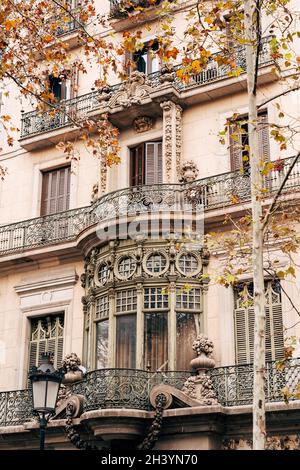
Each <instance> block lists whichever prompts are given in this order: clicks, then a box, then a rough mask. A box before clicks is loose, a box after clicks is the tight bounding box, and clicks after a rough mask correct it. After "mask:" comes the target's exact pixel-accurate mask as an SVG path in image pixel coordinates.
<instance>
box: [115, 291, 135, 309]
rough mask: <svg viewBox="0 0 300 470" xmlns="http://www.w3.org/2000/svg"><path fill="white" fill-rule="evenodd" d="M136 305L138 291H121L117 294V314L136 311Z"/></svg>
mask: <svg viewBox="0 0 300 470" xmlns="http://www.w3.org/2000/svg"><path fill="white" fill-rule="evenodd" d="M136 305H137V300H136V289H127V290H121V291H118V292H117V293H116V311H117V313H119V312H132V311H135V310H136Z"/></svg>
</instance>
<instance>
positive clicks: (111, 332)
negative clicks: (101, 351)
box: [107, 289, 116, 368]
mask: <svg viewBox="0 0 300 470" xmlns="http://www.w3.org/2000/svg"><path fill="white" fill-rule="evenodd" d="M108 297H109V314H108V358H107V367H108V368H113V367H115V360H116V358H115V349H116V317H115V290H114V289H109V291H108Z"/></svg>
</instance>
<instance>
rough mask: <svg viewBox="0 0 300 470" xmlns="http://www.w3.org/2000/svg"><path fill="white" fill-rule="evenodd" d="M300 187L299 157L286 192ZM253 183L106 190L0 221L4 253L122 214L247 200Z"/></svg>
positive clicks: (228, 180) (67, 237)
mask: <svg viewBox="0 0 300 470" xmlns="http://www.w3.org/2000/svg"><path fill="white" fill-rule="evenodd" d="M291 161H292V159H291V158H287V159H285V160H282V169H281V170H280V171H276V170H273V171H271V173H270V174H269V176H268V178H267V179H266V180H265V193H264V195H265V197H267V196H268V195H269V196H270V195H271V194H273V193H274V192H276V191H277V190H278V189H279V187H280V185H281V182H282V180H283V178H284V176H285V175H286V173H287V170H288V168H289V165H290V163H291ZM299 189H300V160H299V161H298V162H297V163H296V165H295V166H294V168H293V170H292V172H291V174H290V176H289V178H288V180H287V182H286V185H285V188H284V191H283V193H284V194H286V193H288V192H295V191H297V190H299ZM249 199H250V183H249V178H248V176H246V175H243V174H241V173H240V172H239V171H236V172H231V173H224V174H221V175H217V176H212V177H208V178H203V179H200V180H197V181H194V182H192V183H186V184H159V185H151V186H150V185H149V186H137V187H131V188H126V189H120V190H118V191H114V192H112V193H108V194H105V195H104V196H102V197H101V198H100V199H98V201H97V202H95V203H94V204H92V205H90V206H86V207H82V208H79V209H72V210H68V211H65V212H59V213H57V214H51V215H46V216H44V217H37V218H35V219H29V220H25V221H22V222H16V223H13V224H8V225H2V226H0V256H1V255H5V254H7V253H11V252H16V253H17V252H22V251H24V250H29V249H32V248H38V247H43V246H50V245H54V244H59V243H64V242H67V241H72V240H76V238H77V237H78V236H79V235H80V234H81V233H82V232H83V231H84V230H85V229H87V228H92V227H93V226H95V224H103V223H110V224H112V223H113V221H119V220H120V219H121V218H124V217H128V219H129V218H132V217H134V216H137V215H138V216H143V214H144V215H146V214H148V215H150V214H151V216H155V214H157V215H158V216H159V215H160V214H161V213H162V212H172V213H178V214H180V212H181V214H182V211H185V210H186V209H187V207H192V208H193V207H194V208H195V210H197V209H199V208H200V206H201V208H202V207H203V209H204V210H205V211H208V210H212V209H218V208H225V207H226V208H227V207H228V206H230V205H233V204H239V203H246V202H247V201H248V200H249Z"/></svg>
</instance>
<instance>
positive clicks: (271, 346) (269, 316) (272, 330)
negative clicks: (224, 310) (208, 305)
mask: <svg viewBox="0 0 300 470" xmlns="http://www.w3.org/2000/svg"><path fill="white" fill-rule="evenodd" d="M274 289H275V290H274ZM250 298H251V295H250ZM265 298H266V307H265V308H266V361H274V360H277V359H282V357H283V351H284V339H283V324H282V306H281V295H280V285H279V283H272V282H271V281H268V282H267V283H266V290H265ZM234 324H235V350H236V362H237V364H246V363H250V362H253V359H254V358H253V355H254V308H253V307H252V306H247V305H244V306H243V302H242V300H241V299H240V296H239V293H238V290H236V291H235V311H234Z"/></svg>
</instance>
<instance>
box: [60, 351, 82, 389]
mask: <svg viewBox="0 0 300 470" xmlns="http://www.w3.org/2000/svg"><path fill="white" fill-rule="evenodd" d="M80 366H81V360H80V359H79V357H78V356H77V354H76V353H71V354H67V355H66V357H65V358H64V360H63V362H62V367H63V369H64V371H65V376H64V379H63V383H64V384H66V385H68V384H71V383H74V382H78V381H79V380H82V378H83V370H82V368H81V367H80Z"/></svg>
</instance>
